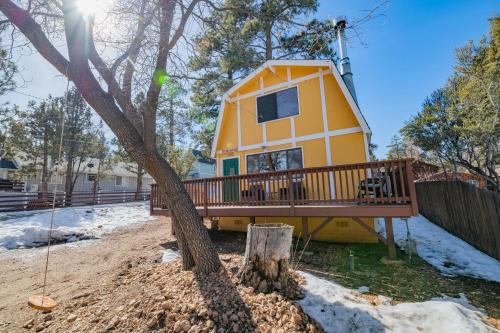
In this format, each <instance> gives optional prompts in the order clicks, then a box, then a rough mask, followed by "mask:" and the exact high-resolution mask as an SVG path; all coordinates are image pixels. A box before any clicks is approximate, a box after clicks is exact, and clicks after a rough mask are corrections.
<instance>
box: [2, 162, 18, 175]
mask: <svg viewBox="0 0 500 333" xmlns="http://www.w3.org/2000/svg"><path fill="white" fill-rule="evenodd" d="M17 169H18V168H17V164H16V162H15V161H14V160H11V159H6V158H3V157H0V179H4V180H7V179H9V173H12V172H15V171H16V170H17Z"/></svg>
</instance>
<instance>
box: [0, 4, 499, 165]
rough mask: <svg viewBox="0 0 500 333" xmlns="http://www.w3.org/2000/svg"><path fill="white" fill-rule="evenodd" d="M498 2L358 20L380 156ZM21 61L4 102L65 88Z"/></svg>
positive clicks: (358, 48) (328, 9)
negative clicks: (13, 88)
mask: <svg viewBox="0 0 500 333" xmlns="http://www.w3.org/2000/svg"><path fill="white" fill-rule="evenodd" d="M381 1H382V0H377V1H376V0H349V1H345V0H320V8H319V10H318V13H316V15H315V16H317V17H321V18H330V19H331V18H334V17H336V16H338V15H346V16H347V18H348V20H351V21H354V20H356V19H357V18H361V17H363V16H365V15H366V10H369V9H372V8H374V7H375V6H376V5H377V4H379V3H381ZM498 9H499V6H498V3H497V1H495V0H468V1H466V0H418V1H417V0H391V1H390V2H388V4H386V5H384V6H383V7H382V8H380V11H379V12H381V13H383V14H384V16H382V17H378V18H374V19H373V20H371V21H369V22H368V23H366V24H364V25H362V26H360V27H359V28H358V31H359V32H360V38H361V40H362V43H361V42H360V40H359V39H358V38H351V39H350V42H349V44H348V55H349V57H350V59H351V66H352V71H353V74H354V84H355V88H356V93H357V96H358V102H359V105H360V108H361V111H362V112H363V114H364V115H365V117H366V118H367V121H368V124H369V125H370V127H371V129H372V132H373V137H372V141H373V142H374V143H375V144H377V145H378V146H379V148H378V150H377V151H376V155H377V156H378V157H379V158H383V157H385V154H386V152H387V145H388V144H389V142H390V139H391V137H392V136H393V135H394V134H397V132H398V131H399V129H400V128H401V127H402V126H403V125H404V123H405V122H406V121H408V120H409V119H410V118H411V116H412V115H415V114H416V113H417V112H418V111H419V109H420V106H421V105H422V102H423V101H424V99H425V98H426V97H427V96H428V95H430V94H431V93H432V91H433V90H435V89H437V88H440V87H442V86H443V85H444V84H445V82H446V80H447V78H448V77H449V76H450V74H451V73H452V71H453V63H454V50H455V48H457V47H460V46H463V45H464V44H465V43H466V42H467V41H469V40H476V41H478V40H479V39H480V38H481V36H483V35H485V34H487V32H488V21H487V18H488V17H491V16H493V15H494V14H495V11H496V12H497V13H498ZM20 69H21V74H22V77H23V82H20V84H19V85H20V86H19V87H18V88H17V89H16V92H11V93H9V94H7V95H5V96H2V97H0V103H4V102H7V101H8V102H10V103H11V104H17V105H20V106H24V105H26V103H27V101H28V100H30V99H36V98H44V97H46V96H47V95H48V94H53V95H56V96H57V95H61V94H63V92H64V90H65V87H66V80H65V79H64V78H62V77H61V76H60V75H59V74H58V73H57V72H56V71H55V70H54V69H53V68H52V67H51V66H50V65H49V64H48V63H47V62H45V60H43V59H41V57H40V56H39V55H37V54H31V55H28V56H24V57H22V58H21V62H20Z"/></svg>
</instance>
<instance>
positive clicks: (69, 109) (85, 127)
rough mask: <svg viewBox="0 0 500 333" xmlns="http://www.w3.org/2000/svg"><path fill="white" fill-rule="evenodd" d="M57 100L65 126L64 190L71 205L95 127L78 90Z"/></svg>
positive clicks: (93, 142) (90, 113) (70, 91)
mask: <svg viewBox="0 0 500 333" xmlns="http://www.w3.org/2000/svg"><path fill="white" fill-rule="evenodd" d="M57 100H58V103H59V106H60V107H61V108H62V110H63V117H64V126H65V128H66V130H65V131H64V137H63V153H64V164H65V183H64V191H65V194H66V204H67V205H71V198H72V194H73V190H74V188H75V184H76V182H77V180H78V178H79V176H80V174H81V171H82V170H83V169H84V168H85V167H86V165H85V163H86V162H87V160H88V158H89V157H92V154H93V151H92V148H93V145H94V144H95V142H96V139H95V135H96V129H95V127H94V125H93V123H92V111H91V109H90V107H89V106H88V105H87V103H86V102H85V100H84V99H83V98H82V96H81V94H80V92H79V91H78V90H76V89H71V90H69V91H68V92H67V94H66V95H65V96H64V97H59V98H58V99H57Z"/></svg>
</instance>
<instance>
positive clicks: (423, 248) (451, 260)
mask: <svg viewBox="0 0 500 333" xmlns="http://www.w3.org/2000/svg"><path fill="white" fill-rule="evenodd" d="M393 226H394V239H395V241H396V243H397V244H398V245H399V246H400V247H401V248H402V249H404V248H406V244H407V243H408V240H407V229H406V224H405V222H404V221H403V220H402V219H393ZM408 227H409V229H410V238H411V239H413V240H414V241H415V242H416V248H417V253H418V255H419V256H420V257H421V258H422V259H424V260H425V261H427V262H428V263H429V264H431V265H432V266H434V267H436V268H437V269H438V270H440V271H441V273H442V274H443V275H447V276H457V275H464V276H470V277H476V278H482V279H486V280H491V281H496V282H500V262H499V261H498V260H496V259H494V258H492V257H490V256H488V255H487V254H485V253H483V252H481V251H479V250H477V249H476V248H475V247H473V246H471V245H470V244H468V243H466V242H465V241H463V240H461V239H460V238H458V237H455V236H453V235H452V234H450V233H449V232H447V231H446V230H444V229H443V228H441V227H439V226H437V225H435V224H434V223H432V222H430V221H429V220H427V219H426V218H425V217H423V216H422V215H419V216H417V217H412V218H410V219H408ZM377 230H378V231H379V232H380V233H381V234H383V235H385V224H384V220H383V219H378V222H377Z"/></svg>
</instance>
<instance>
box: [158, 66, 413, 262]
mask: <svg viewBox="0 0 500 333" xmlns="http://www.w3.org/2000/svg"><path fill="white" fill-rule="evenodd" d="M344 59H345V58H344ZM341 65H342V70H343V73H344V75H343V76H341V75H340V73H339V72H338V70H337V68H336V67H335V65H334V64H333V63H332V62H331V61H324V60H270V61H267V62H266V63H265V64H263V65H262V66H261V67H259V68H258V69H256V70H255V71H254V72H253V73H252V74H250V75H249V76H248V77H246V78H245V79H244V80H242V81H241V82H240V83H238V84H237V85H235V86H234V87H233V88H231V89H230V90H229V91H227V92H226V93H225V94H224V96H223V98H222V102H221V107H220V112H219V118H218V121H217V128H216V132H215V138H214V143H213V147H212V157H213V158H215V159H216V161H217V177H213V178H204V179H193V180H188V181H185V182H184V186H185V188H186V191H187V193H188V194H189V195H190V197H191V199H192V201H193V203H194V206H195V208H196V210H197V211H198V213H199V215H200V216H202V217H209V218H218V219H219V228H220V229H222V230H237V231H246V229H247V225H248V224H249V223H287V224H290V225H293V226H294V227H295V228H294V234H295V236H301V237H302V238H303V239H304V241H307V240H309V239H314V240H322V241H335V242H376V241H381V242H383V243H385V244H387V245H388V248H389V258H391V259H393V258H395V257H396V250H395V246H394V237H393V232H392V231H393V228H392V218H393V217H400V218H407V217H410V216H415V215H417V214H418V206H417V200H416V192H415V185H414V182H413V171H412V163H411V162H412V161H411V160H409V159H405V160H390V161H369V151H368V146H369V140H370V135H371V133H370V128H369V127H368V124H367V123H366V121H365V119H364V117H363V115H362V114H361V111H360V110H359V108H358V106H357V104H356V102H355V97H353V95H354V87H353V84H352V77H351V76H350V70H349V63H348V62H347V61H345V60H344V62H343V64H341ZM346 83H347V84H346ZM348 86H349V87H350V89H349V88H348ZM150 207H151V214H153V215H166V216H169V215H170V212H169V210H168V199H167V198H165V197H164V196H163V194H162V193H161V191H159V188H158V186H157V185H156V184H154V185H153V186H152V188H151V205H150ZM376 217H382V218H384V220H385V229H386V231H387V233H386V234H387V237H386V238H385V237H382V236H381V235H379V234H377V233H376V232H375V230H374V229H375V226H374V220H375V218H376Z"/></svg>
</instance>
